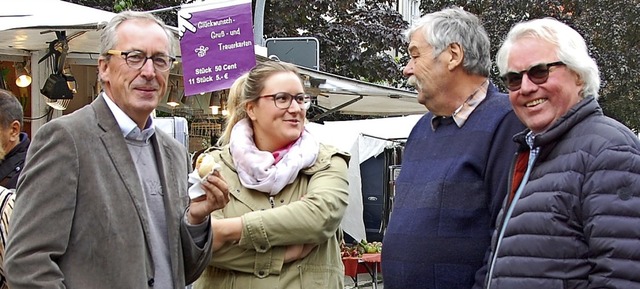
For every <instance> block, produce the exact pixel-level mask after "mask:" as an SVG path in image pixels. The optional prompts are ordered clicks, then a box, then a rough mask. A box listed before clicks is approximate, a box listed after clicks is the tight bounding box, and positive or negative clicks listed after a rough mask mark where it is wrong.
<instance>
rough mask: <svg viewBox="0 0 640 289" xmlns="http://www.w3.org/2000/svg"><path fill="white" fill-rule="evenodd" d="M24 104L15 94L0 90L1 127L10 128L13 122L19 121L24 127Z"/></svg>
mask: <svg viewBox="0 0 640 289" xmlns="http://www.w3.org/2000/svg"><path fill="white" fill-rule="evenodd" d="M22 118H23V114H22V104H20V102H19V101H18V98H16V97H15V96H14V95H13V93H11V92H10V91H8V90H4V89H0V127H1V128H8V127H9V126H10V125H11V123H12V122H14V121H16V120H17V121H18V122H19V123H20V127H22V121H23V119H22Z"/></svg>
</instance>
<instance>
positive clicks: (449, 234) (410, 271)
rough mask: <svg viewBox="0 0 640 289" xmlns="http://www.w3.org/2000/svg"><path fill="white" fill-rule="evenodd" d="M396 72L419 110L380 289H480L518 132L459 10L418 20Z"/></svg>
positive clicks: (469, 17) (478, 31)
mask: <svg viewBox="0 0 640 289" xmlns="http://www.w3.org/2000/svg"><path fill="white" fill-rule="evenodd" d="M406 35H407V39H408V41H409V47H408V52H409V54H410V56H411V59H410V60H409V63H408V64H407V66H406V67H405V69H404V74H405V75H406V76H407V77H408V78H409V84H411V85H413V86H415V87H416V88H417V91H418V102H419V103H421V104H423V105H424V106H425V107H426V108H427V109H428V110H429V112H428V113H426V114H425V115H424V116H423V117H422V118H421V119H420V120H419V121H418V122H417V123H416V125H415V127H414V128H413V130H412V131H411V134H410V135H409V138H408V139H407V143H406V146H405V150H404V155H403V159H402V170H401V173H400V175H399V176H398V179H397V182H396V188H395V190H396V193H395V198H394V204H393V208H392V213H391V218H390V221H389V226H388V227H387V230H386V232H385V236H384V240H383V243H384V250H383V251H382V273H383V275H384V285H385V288H387V289H400V288H401V289H405V288H432V289H436V288H447V289H457V288H463V289H470V288H481V287H482V285H483V281H484V277H485V275H486V269H484V268H486V266H483V265H484V264H485V263H486V260H487V259H488V254H487V252H488V249H489V245H490V239H491V233H492V231H493V228H494V223H495V219H496V215H497V214H498V211H499V210H500V207H501V204H502V201H503V199H504V197H505V194H506V192H507V179H508V171H509V165H510V161H511V159H512V157H513V155H514V153H515V151H516V146H515V145H514V144H513V141H512V136H513V135H514V134H516V133H517V132H519V131H521V130H522V129H523V128H524V126H523V125H522V124H521V123H520V121H519V120H518V118H517V117H516V116H515V114H514V113H513V110H512V108H511V105H510V103H509V99H508V97H507V96H506V95H505V94H503V93H500V92H498V90H497V89H496V87H495V86H494V85H493V84H492V83H491V81H489V78H488V77H489V71H490V68H491V58H490V56H489V51H490V45H489V37H488V35H487V33H486V31H485V30H484V28H483V27H482V24H481V23H480V21H479V20H478V18H477V17H476V16H474V15H473V14H471V13H468V12H465V11H464V10H462V9H459V8H449V9H445V10H442V11H439V12H435V13H431V14H427V15H425V16H423V17H422V18H420V19H418V20H416V21H415V22H414V24H413V26H412V27H411V28H409V30H408V31H407V33H406Z"/></svg>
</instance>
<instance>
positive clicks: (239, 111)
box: [217, 61, 302, 146]
mask: <svg viewBox="0 0 640 289" xmlns="http://www.w3.org/2000/svg"><path fill="white" fill-rule="evenodd" d="M280 72H293V73H295V74H296V75H300V74H299V72H298V69H297V68H296V67H295V66H294V65H292V64H289V63H286V62H279V61H266V62H262V63H258V64H257V65H256V66H255V67H254V68H252V69H251V70H250V71H249V72H247V73H245V74H243V75H242V76H240V77H239V78H238V79H236V81H234V82H233V84H232V85H231V88H230V89H229V97H228V99H227V111H228V112H229V114H228V115H227V121H226V123H227V124H226V126H225V128H224V131H223V132H222V135H221V136H220V138H219V139H218V142H217V145H219V146H223V145H225V144H228V143H229V140H230V138H231V130H232V129H233V127H234V126H235V125H236V123H238V122H239V121H241V120H242V119H244V118H246V117H247V110H246V106H247V103H249V102H252V101H257V100H258V99H259V98H260V92H261V91H262V90H263V89H264V87H265V80H266V79H267V78H269V77H270V76H272V75H274V74H276V73H280ZM300 82H301V83H302V79H300Z"/></svg>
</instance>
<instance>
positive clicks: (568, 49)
mask: <svg viewBox="0 0 640 289" xmlns="http://www.w3.org/2000/svg"><path fill="white" fill-rule="evenodd" d="M525 37H531V38H535V39H539V40H542V41H545V42H548V43H551V44H553V45H554V46H555V47H556V54H557V55H556V56H557V57H558V60H560V61H562V62H563V63H564V64H565V65H566V66H567V68H569V69H570V70H572V71H574V72H575V73H577V74H578V76H579V77H580V80H582V81H583V82H584V87H583V88H582V91H581V92H580V96H581V97H582V98H585V97H587V96H593V97H595V98H596V99H598V90H599V89H600V71H599V69H598V65H597V64H596V61H595V60H594V59H593V58H591V56H589V51H588V49H587V44H586V43H585V41H584V38H582V36H581V35H580V34H579V33H578V32H577V31H576V30H574V29H573V28H571V27H569V25H567V24H564V23H562V22H560V21H558V20H556V19H554V18H542V19H534V20H529V21H525V22H521V23H518V24H516V25H515V26H514V27H513V28H511V30H510V31H509V34H507V37H506V38H505V40H504V42H503V44H502V46H500V49H499V50H498V54H497V55H496V64H497V66H498V69H499V70H500V75H504V74H506V73H507V72H508V71H507V69H508V67H507V59H508V58H509V54H510V53H511V48H512V47H513V44H514V43H515V42H516V41H518V40H519V39H521V38H525Z"/></svg>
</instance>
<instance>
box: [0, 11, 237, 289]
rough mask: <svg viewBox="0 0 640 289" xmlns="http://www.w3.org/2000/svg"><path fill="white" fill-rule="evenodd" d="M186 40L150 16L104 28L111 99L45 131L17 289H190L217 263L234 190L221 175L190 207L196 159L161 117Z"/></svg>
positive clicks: (19, 224) (15, 232)
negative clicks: (216, 231) (217, 235)
mask: <svg viewBox="0 0 640 289" xmlns="http://www.w3.org/2000/svg"><path fill="white" fill-rule="evenodd" d="M175 41H176V40H175V38H174V36H173V34H172V33H171V32H170V31H169V30H167V29H166V27H165V25H164V23H163V22H162V21H161V20H158V19H157V18H155V17H154V16H152V15H151V14H148V13H140V12H123V13H120V14H118V15H117V16H115V17H114V18H113V19H112V20H111V21H110V23H109V24H108V25H107V26H106V27H105V28H104V30H103V32H102V35H101V44H100V49H101V56H100V58H99V60H98V65H99V77H100V81H101V82H102V84H103V88H104V91H103V92H102V93H101V94H100V95H99V96H98V97H97V99H96V100H95V101H93V103H91V104H90V105H88V106H85V107H84V108H82V109H80V110H78V111H76V112H74V113H73V114H70V115H68V116H63V117H60V118H58V119H55V120H53V121H51V122H49V123H47V124H45V125H44V126H42V127H41V128H40V129H39V130H38V132H37V133H36V135H35V137H34V139H33V142H32V143H31V146H30V149H29V151H28V153H27V161H26V165H25V170H24V171H23V172H22V174H21V177H20V179H19V181H18V189H17V192H16V203H15V208H14V213H13V217H12V223H11V226H12V227H11V232H10V234H9V240H8V244H7V248H6V257H5V265H6V266H5V273H6V277H7V280H8V282H9V286H10V288H12V289H22V288H82V289H85V288H91V289H100V288H105V289H106V288H109V289H112V288H136V289H139V288H147V287H148V288H151V287H153V288H162V289H169V288H184V287H185V285H187V284H189V283H191V282H193V281H194V280H195V279H196V278H197V277H198V276H199V275H200V273H201V272H202V270H203V269H204V268H205V266H206V265H207V264H208V263H209V260H210V258H211V240H212V236H211V234H212V233H211V232H212V231H211V223H210V220H209V214H210V213H211V212H212V211H214V210H217V209H220V208H222V207H224V205H225V204H226V203H227V202H228V201H229V197H228V187H227V185H226V183H225V182H224V180H223V179H222V178H220V176H219V175H217V174H216V175H210V176H208V177H207V178H206V182H204V184H203V185H202V186H203V188H204V190H205V192H206V194H205V196H202V197H200V198H198V199H195V200H191V201H190V200H189V197H188V193H187V190H188V183H187V174H188V173H189V171H190V170H191V166H190V162H189V157H188V154H187V152H186V150H185V148H184V146H182V145H181V144H180V143H179V142H177V141H176V140H174V139H173V138H171V137H170V136H169V135H167V134H165V133H163V132H162V131H160V130H155V129H154V126H153V119H152V118H151V113H152V111H153V109H155V108H156V107H157V105H158V102H159V101H160V100H162V97H163V95H164V94H165V92H166V88H167V80H168V76H169V70H170V68H171V66H172V63H173V61H174V60H175V58H174V57H173V56H172V55H175V54H174V51H173V47H175V46H174V44H175Z"/></svg>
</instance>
